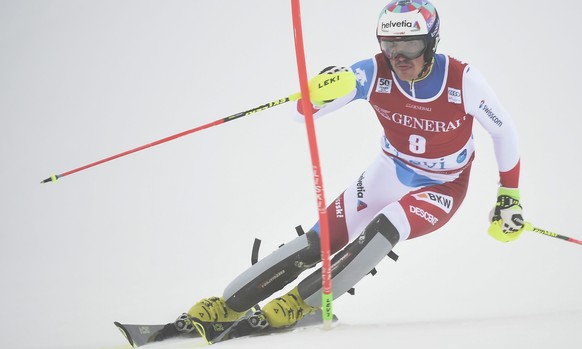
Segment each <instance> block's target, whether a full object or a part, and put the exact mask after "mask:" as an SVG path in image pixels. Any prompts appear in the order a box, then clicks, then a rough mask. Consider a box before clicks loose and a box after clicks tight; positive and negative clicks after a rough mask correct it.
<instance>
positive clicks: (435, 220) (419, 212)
mask: <svg viewBox="0 0 582 349" xmlns="http://www.w3.org/2000/svg"><path fill="white" fill-rule="evenodd" d="M409 208H410V212H411V213H414V214H415V215H417V216H419V217H420V218H422V219H424V220H425V221H427V222H429V223H430V224H432V225H435V224H437V223H438V222H439V219H438V218H436V217H435V216H434V215H433V214H432V213H430V212H427V211H425V210H423V209H422V208H420V207H416V206H412V205H410V206H409Z"/></svg>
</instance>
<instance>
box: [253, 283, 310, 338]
mask: <svg viewBox="0 0 582 349" xmlns="http://www.w3.org/2000/svg"><path fill="white" fill-rule="evenodd" d="M316 310H317V308H314V307H312V306H310V305H309V304H307V303H305V301H304V300H303V298H301V296H300V295H299V291H298V290H297V287H295V288H294V289H292V290H291V291H289V293H287V294H286V295H283V296H281V297H279V298H275V299H273V300H272V301H270V302H269V303H267V304H266V305H265V306H264V307H263V314H264V316H265V317H266V318H267V321H268V322H269V325H270V326H271V327H273V328H284V327H290V326H293V325H295V324H296V323H297V321H299V320H301V319H303V317H304V316H305V315H307V314H310V313H313V312H315V311H316Z"/></svg>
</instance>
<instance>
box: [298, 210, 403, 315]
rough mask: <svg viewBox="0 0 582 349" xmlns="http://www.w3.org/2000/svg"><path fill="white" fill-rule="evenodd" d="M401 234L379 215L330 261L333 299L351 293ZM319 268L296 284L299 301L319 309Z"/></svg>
mask: <svg viewBox="0 0 582 349" xmlns="http://www.w3.org/2000/svg"><path fill="white" fill-rule="evenodd" d="M399 239H400V234H399V233H398V231H397V230H396V228H395V227H394V225H392V223H391V222H390V221H389V220H388V218H386V216H385V215H383V214H379V215H378V216H376V217H375V218H374V220H373V221H372V222H371V223H370V224H368V226H367V227H366V228H365V229H364V231H363V232H362V233H361V234H360V236H358V238H357V239H355V240H354V241H352V242H351V243H349V244H348V245H347V246H346V247H345V248H344V249H343V250H341V251H340V252H338V253H337V254H336V255H335V256H334V257H333V259H332V261H331V273H332V274H331V277H332V287H333V298H334V299H335V298H337V297H339V296H341V295H342V294H344V293H345V292H347V291H348V290H350V289H351V288H352V287H353V286H354V285H355V284H356V283H357V282H359V281H360V280H361V279H362V278H363V277H364V276H366V274H368V273H369V272H370V271H371V270H372V269H374V267H375V266H376V265H377V264H378V263H379V262H380V261H381V260H382V259H383V258H384V257H385V256H386V255H387V254H388V253H389V252H390V251H391V250H392V248H393V247H394V245H396V243H397V242H398V240H399ZM321 288H322V284H321V268H320V269H318V270H317V271H315V272H313V273H312V274H311V275H309V276H308V277H307V278H305V279H304V280H302V281H301V282H300V283H299V285H298V290H299V294H300V296H301V298H303V299H304V300H305V302H306V303H307V304H309V305H310V306H313V307H321Z"/></svg>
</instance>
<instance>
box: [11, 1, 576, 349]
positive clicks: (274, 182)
mask: <svg viewBox="0 0 582 349" xmlns="http://www.w3.org/2000/svg"><path fill="white" fill-rule="evenodd" d="M290 4H291V3H290V1H260V0H248V1H235V0H229V1H225V0H213V1H197V0H190V1H185V0H182V1H177V0H170V1H161V0H159V1H138V0H133V1H130V0H100V1H94V0H93V1H88V0H18V1H16V0H0V120H1V126H0V179H1V180H0V205H1V206H0V282H1V296H0V328H1V329H2V335H0V347H2V348H43V349H44V348H124V347H127V346H126V345H125V340H124V339H123V338H122V337H121V335H120V334H119V333H118V331H117V330H116V329H115V328H114V326H113V324H112V323H113V321H116V320H117V321H122V322H139V323H159V322H169V321H173V320H174V319H175V318H176V317H177V316H178V315H179V314H180V313H182V312H184V311H186V310H187V309H188V308H189V307H190V306H191V305H192V304H193V303H195V302H196V301H197V300H199V299H200V298H203V297H207V296H211V295H220V294H221V293H222V289H223V287H224V286H225V285H226V284H227V283H228V282H229V281H230V280H231V279H232V278H233V277H235V276H236V275H237V274H238V273H239V272H241V271H242V270H244V269H245V268H246V267H247V265H249V263H250V250H251V246H252V242H253V239H254V238H255V237H258V238H260V239H262V240H263V246H262V250H261V255H262V256H264V255H265V254H266V253H268V252H269V251H271V250H272V249H274V248H276V246H278V245H279V244H281V243H283V242H286V241H288V240H290V239H292V238H293V237H294V236H295V232H294V227H295V226H296V225H299V224H302V225H303V226H304V227H306V228H309V227H310V226H311V225H312V224H313V223H314V222H315V220H316V219H317V210H316V200H315V195H314V191H313V180H312V176H311V171H310V163H311V162H310V158H309V152H308V147H307V137H306V132H305V126H304V125H303V124H300V123H296V122H295V121H293V119H292V117H291V116H292V115H293V110H294V106H293V105H292V104H291V103H288V104H286V105H283V106H279V107H276V108H273V109H270V110H268V111H263V112H261V113H258V114H256V115H253V116H249V117H245V118H242V119H239V120H236V121H232V122H230V123H228V124H224V125H221V126H218V127H214V128H211V129H208V130H205V131H201V132H198V133H195V134H193V135H189V136H187V137H183V138H180V139H178V140H175V141H172V142H169V143H166V144H163V145H160V146H157V147H154V148H150V149H147V150H145V151H142V152H139V153H136V154H133V155H130V156H127V157H124V158H122V159H118V160H115V161H112V162H108V163H106V164H103V165H100V166H97V167H94V168H91V169H88V170H85V171H82V172H78V173H75V174H73V175H70V176H67V177H64V178H61V179H60V180H59V181H58V182H57V183H48V184H42V185H40V184H39V181H40V180H42V179H45V178H47V177H49V176H50V175H51V174H52V173H57V174H59V173H63V172H65V171H68V170H71V169H74V168H77V167H80V166H82V165H85V164H88V163H91V162H93V161H96V160H99V159H102V158H105V157H108V156H110V155H114V154H117V153H120V152H122V151H125V150H128V149H132V148H135V147H138V146H141V145H144V144H147V143H149V142H152V141H155V140H157V139H160V138H163V137H166V136H169V135H172V134H175V133H178V132H181V131H184V130H187V129H191V128H193V127H196V126H199V125H202V124H205V123H208V122H211V121H214V120H217V119H221V118H223V117H225V116H228V115H231V114H236V113H238V112H240V111H244V110H247V109H250V108H253V107H256V106H259V105H261V104H263V103H266V102H270V101H272V100H276V99H279V98H284V97H286V96H288V95H289V94H291V93H293V92H296V91H298V86H299V84H298V79H297V69H296V61H295V52H294V42H293V30H292V22H291V5H290ZM385 4H386V1H378V0H368V1H361V0H334V1H323V0H311V1H303V3H302V17H303V30H304V37H305V50H306V55H307V64H308V72H309V75H310V76H313V75H315V74H316V73H317V72H318V71H319V70H320V69H322V68H323V67H326V66H328V65H350V64H352V63H354V62H356V61H358V60H360V59H365V58H368V57H370V56H372V55H374V54H375V53H376V52H377V50H378V47H377V43H376V41H375V40H376V39H375V32H374V31H375V25H376V19H377V16H378V13H379V12H380V10H381V8H382V7H383V6H384V5H385ZM434 4H435V5H436V6H437V8H438V9H439V13H440V15H441V19H442V29H441V43H440V45H439V52H442V53H447V54H451V55H453V56H455V57H457V58H459V59H461V60H464V61H467V62H470V63H472V64H473V65H474V66H476V67H478V68H479V69H481V70H482V72H483V73H484V74H485V76H486V77H487V78H488V80H489V82H490V84H491V85H492V86H493V87H494V88H495V90H496V92H497V94H498V96H499V98H500V99H501V100H502V102H503V103H504V105H505V106H506V108H507V109H508V110H509V111H510V112H511V113H512V115H513V117H514V120H515V123H516V124H517V127H518V129H519V132H520V145H521V151H522V179H521V190H522V201H523V205H524V213H525V217H526V219H528V220H530V221H531V222H532V223H533V224H534V225H538V226H540V227H542V228H546V229H549V230H552V231H555V232H557V233H561V234H564V235H570V236H573V237H577V238H578V239H580V238H582V230H581V229H580V226H579V225H578V224H577V220H576V219H577V218H578V214H579V209H580V207H579V205H578V204H577V202H578V200H577V198H579V197H580V196H581V190H580V186H579V183H578V182H579V180H578V174H579V172H578V171H576V170H575V167H576V163H577V162H578V160H579V154H578V153H579V145H580V136H579V130H578V125H579V118H580V115H578V114H579V111H578V106H579V88H578V87H579V86H578V85H576V84H575V83H576V82H578V81H580V79H581V78H582V73H581V70H580V69H579V65H580V64H579V60H580V48H579V45H578V42H579V38H578V35H579V30H578V29H579V26H578V25H577V22H578V20H579V18H578V13H579V11H577V10H580V4H579V2H577V1H573V0H572V1H562V2H559V3H557V4H556V5H549V4H546V5H543V6H535V3H533V2H531V1H525V0H516V1H507V2H487V1H461V0H448V1H442V0H441V1H437V0H435V1H434ZM316 127H317V135H318V143H319V150H320V156H321V161H322V171H323V176H324V185H325V192H326V200H327V202H328V203H329V202H332V200H333V199H334V198H335V196H336V195H338V194H339V193H341V191H342V190H343V188H344V187H346V186H347V185H348V184H349V183H351V181H352V180H355V179H356V178H357V177H358V175H359V174H360V173H361V171H362V170H363V169H364V168H365V167H366V166H367V164H368V163H369V161H370V160H371V159H372V158H373V157H374V156H375V155H376V154H377V152H378V150H379V148H378V142H379V141H378V139H379V136H380V132H381V130H380V127H379V125H378V122H377V120H376V119H375V116H374V114H373V112H372V110H371V108H370V107H369V105H367V104H366V103H365V102H356V103H352V104H351V105H349V106H347V107H346V108H344V109H342V110H340V111H338V112H336V113H334V114H332V115H329V116H327V117H325V118H323V119H321V120H319V121H318V122H317V123H316ZM475 138H476V143H477V147H478V148H477V158H476V160H475V163H474V166H473V171H472V172H473V173H472V181H471V185H470V189H469V193H468V195H467V198H466V201H465V203H464V205H463V207H461V209H460V210H459V212H458V214H457V216H456V217H454V218H453V219H452V221H451V222H450V223H449V224H448V225H447V226H445V227H444V228H443V229H441V230H440V231H438V232H435V233H433V234H431V235H429V236H426V237H423V238H420V239H417V240H412V241H408V242H406V243H403V244H401V245H399V246H396V248H395V251H396V252H397V253H398V254H399V255H400V257H401V258H400V260H399V261H398V262H397V263H394V262H392V261H391V260H389V259H385V260H384V261H383V262H381V263H380V265H378V267H377V269H378V274H377V275H376V276H375V277H366V278H365V279H364V280H363V281H362V282H361V283H360V284H359V285H358V286H357V288H356V296H354V297H352V296H345V297H342V298H340V299H338V300H337V301H336V302H334V307H335V311H336V313H337V314H338V315H339V316H340V318H341V324H340V325H339V327H338V328H337V329H336V330H334V331H332V332H329V333H325V335H322V334H320V333H319V332H317V331H315V332H313V334H310V335H309V336H308V335H305V336H303V338H302V336H301V335H297V336H294V335H287V336H286V337H272V338H271V337H268V338H261V339H256V340H247V341H246V342H245V341H240V343H236V345H238V346H237V348H240V347H241V346H242V345H244V344H246V345H248V346H249V347H250V346H251V345H252V347H253V348H257V347H265V348H267V347H272V346H273V345H278V346H281V344H282V343H283V342H284V343H285V345H287V346H288V347H289V348H295V347H298V346H300V345H304V344H302V343H305V341H307V340H309V341H313V343H314V345H318V346H322V345H327V344H334V343H335V344H337V345H338V346H344V345H345V346H348V345H349V346H354V345H359V344H360V343H361V341H362V340H365V341H366V342H365V343H367V344H369V345H371V344H372V343H383V344H384V345H385V346H390V345H393V346H392V347H399V348H421V347H422V348H425V347H427V345H429V344H430V345H432V347H442V348H445V347H446V348H453V347H458V348H468V347H471V348H478V347H483V348H490V347H496V348H505V347H513V348H518V347H523V348H525V347H528V348H546V347H550V346H551V347H555V348H575V347H578V348H579V347H580V345H581V344H582V339H581V337H580V334H579V330H580V328H581V326H582V272H581V269H582V246H579V245H575V244H571V243H567V242H564V241H560V240H558V239H553V238H549V237H545V236H541V235H538V234H535V233H524V234H523V236H522V237H521V238H520V239H519V240H518V241H516V242H514V243H510V244H501V243H499V242H497V241H495V240H493V239H491V238H490V237H489V236H488V235H487V233H486V230H487V226H488V222H487V216H488V212H489V210H490V208H491V206H492V205H493V204H494V202H495V194H496V187H497V180H498V174H497V169H496V165H495V160H494V157H493V150H492V146H491V140H490V139H489V138H488V135H487V134H486V133H485V132H484V131H483V130H482V129H481V128H480V126H479V125H478V124H477V123H476V127H475ZM278 338H279V339H280V338H285V340H279V339H278ZM229 346H232V344H226V343H225V344H224V347H225V348H226V347H229Z"/></svg>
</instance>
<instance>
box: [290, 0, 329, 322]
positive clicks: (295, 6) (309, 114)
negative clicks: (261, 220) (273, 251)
mask: <svg viewBox="0 0 582 349" xmlns="http://www.w3.org/2000/svg"><path fill="white" fill-rule="evenodd" d="M291 12H292V15H293V31H294V34H295V54H296V57H297V71H298V75H299V83H300V87H301V103H302V105H303V112H304V116H305V125H306V128H307V138H308V141H309V151H310V154H311V164H312V168H313V181H314V185H315V195H316V197H317V208H318V210H319V228H320V231H319V234H320V235H319V238H320V241H321V260H322V263H323V265H322V268H321V274H322V275H321V278H322V294H321V297H322V298H321V301H322V302H321V309H322V314H323V315H322V316H323V326H324V328H325V329H331V327H332V319H333V307H332V302H333V294H332V288H331V262H330V258H331V256H330V241H329V224H328V220H327V205H326V204H325V193H324V190H323V177H322V175H321V167H320V165H319V152H318V148H317V137H316V134H315V125H314V122H313V111H312V106H311V96H310V94H309V82H308V79H307V68H306V64H305V50H304V46H303V32H302V31H303V30H302V27H301V8H300V1H299V0H291Z"/></svg>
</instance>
